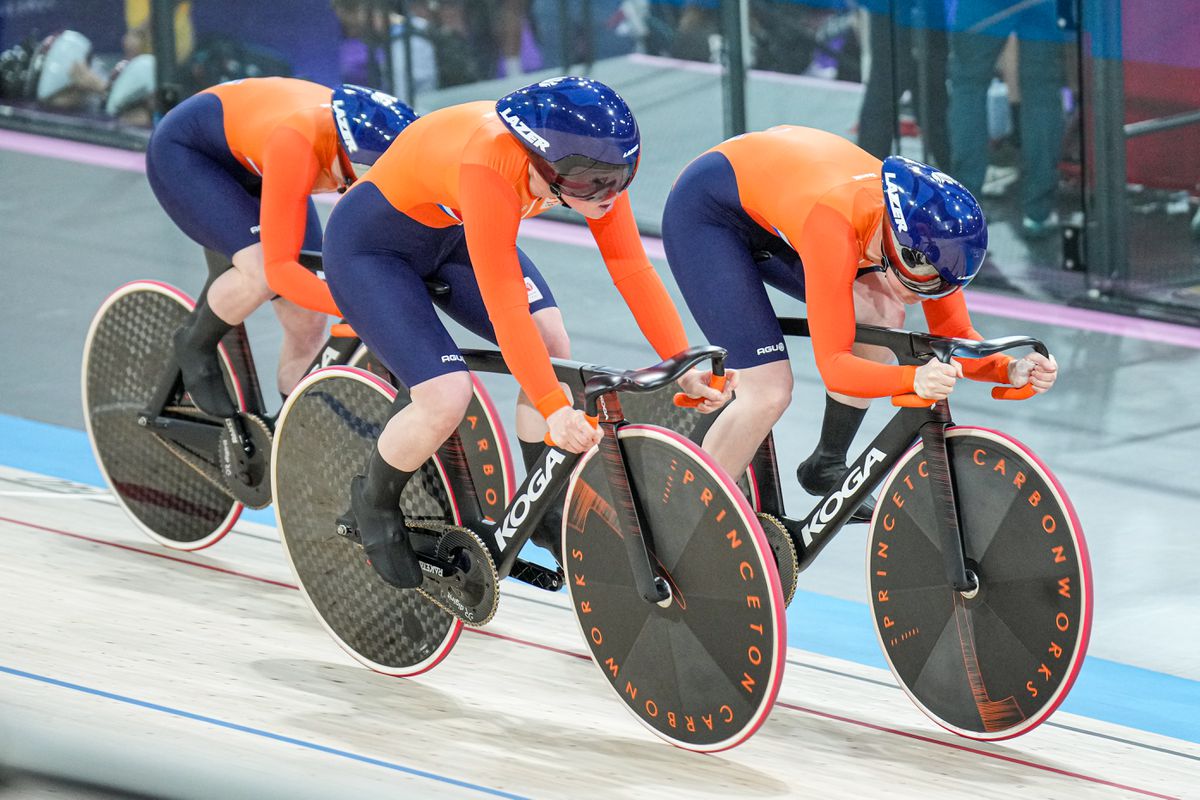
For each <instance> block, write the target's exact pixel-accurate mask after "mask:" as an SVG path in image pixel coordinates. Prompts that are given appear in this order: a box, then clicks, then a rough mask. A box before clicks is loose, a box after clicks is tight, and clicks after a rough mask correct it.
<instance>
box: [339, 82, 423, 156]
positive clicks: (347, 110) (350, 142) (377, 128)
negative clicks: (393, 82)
mask: <svg viewBox="0 0 1200 800" xmlns="http://www.w3.org/2000/svg"><path fill="white" fill-rule="evenodd" d="M330 104H331V105H332V106H333V122H334V125H335V126H336V127H337V132H338V138H339V139H340V140H341V143H342V153H343V154H344V155H345V157H346V161H347V162H349V163H351V164H360V165H362V166H361V167H359V168H357V169H352V170H351V173H352V174H350V175H348V176H347V177H348V178H349V179H351V180H353V179H354V177H355V175H356V174H357V172H359V171H362V170H363V168H365V167H369V166H371V165H372V164H374V163H375V162H376V161H377V160H378V159H379V157H380V156H381V155H383V151H384V150H387V147H388V145H389V144H391V143H392V140H393V139H395V138H396V137H397V136H399V135H400V132H401V131H403V130H404V129H405V128H407V127H408V125H409V123H411V122H412V121H413V120H415V119H416V118H417V112H415V111H413V110H412V109H411V108H409V107H408V106H407V105H405V104H404V103H402V102H400V101H399V100H397V99H396V98H394V97H392V96H391V95H390V94H384V93H383V92H379V91H376V90H374V89H368V88H366V87H364V86H355V85H353V84H350V83H345V84H342V85H341V86H339V87H337V88H336V89H334V90H333V97H332V98H331V99H330Z"/></svg>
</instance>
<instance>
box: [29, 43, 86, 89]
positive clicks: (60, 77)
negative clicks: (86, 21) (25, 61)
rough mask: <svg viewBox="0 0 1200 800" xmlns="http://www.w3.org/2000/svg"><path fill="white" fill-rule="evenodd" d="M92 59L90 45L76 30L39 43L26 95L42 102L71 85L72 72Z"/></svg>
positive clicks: (30, 68)
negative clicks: (77, 66)
mask: <svg viewBox="0 0 1200 800" xmlns="http://www.w3.org/2000/svg"><path fill="white" fill-rule="evenodd" d="M91 60H92V42H91V40H90V39H88V37H86V36H84V35H83V34H82V33H80V32H79V31H61V32H60V33H55V34H51V35H50V36H47V37H46V38H45V39H43V40H42V43H41V44H40V45H39V46H38V48H37V50H36V51H34V54H33V60H32V61H30V63H29V76H28V84H27V86H26V95H27V96H29V97H32V98H34V99H35V100H38V101H41V102H44V101H46V100H49V99H50V98H52V97H54V96H55V95H57V94H58V93H59V92H61V91H63V90H64V89H69V88H70V87H71V86H72V84H73V83H74V81H73V79H72V78H71V70H72V69H73V68H74V66H75V65H76V64H85V65H86V64H87V63H89V62H90V61H91Z"/></svg>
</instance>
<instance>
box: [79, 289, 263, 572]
mask: <svg viewBox="0 0 1200 800" xmlns="http://www.w3.org/2000/svg"><path fill="white" fill-rule="evenodd" d="M194 306H195V304H194V303H193V301H192V300H191V298H189V297H188V296H187V295H186V294H184V293H183V292H181V291H179V290H178V289H175V288H174V287H172V286H168V285H166V284H163V283H158V282H155V281H137V282H134V283H130V284H126V285H125V286H122V287H121V288H120V289H118V290H117V291H115V292H114V293H113V294H112V295H110V296H109V298H108V299H107V300H106V301H105V302H104V305H102V306H101V307H100V310H99V311H98V312H97V313H96V316H95V317H94V318H93V320H92V324H91V327H90V328H89V329H88V335H87V340H86V342H85V344H84V355H83V375H82V384H83V385H82V394H83V411H84V421H85V423H86V425H87V432H88V439H89V440H90V441H91V445H92V452H93V453H94V454H95V457H96V463H97V464H98V465H99V466H100V471H101V472H102V473H103V475H104V479H105V481H106V482H107V483H108V485H109V487H110V488H111V489H112V492H113V496H114V497H115V498H116V499H117V502H119V503H120V504H121V506H122V507H123V508H124V509H125V511H126V513H128V514H129V516H130V518H131V519H133V521H134V522H135V523H136V524H137V525H138V527H139V528H141V529H142V530H143V531H144V532H145V533H146V534H147V535H149V536H150V537H151V538H152V539H154V540H155V541H157V542H158V543H159V544H162V545H165V546H167V547H171V548H174V549H178V550H199V549H201V548H204V547H208V546H210V545H212V544H214V543H216V542H217V541H218V540H220V539H221V537H223V536H224V535H225V534H226V533H228V532H229V530H230V529H231V528H232V527H233V524H234V522H235V521H236V520H237V518H238V515H239V514H240V513H241V511H242V504H241V503H238V502H237V501H235V500H233V499H232V498H231V497H229V495H228V494H226V493H225V492H223V491H221V490H220V489H218V488H217V487H216V486H214V485H213V483H212V482H211V481H210V480H209V479H208V478H205V477H204V476H203V475H202V474H201V472H200V471H198V470H197V469H196V468H195V467H194V466H192V465H189V464H188V463H187V462H186V461H185V460H184V459H182V458H180V457H178V456H176V455H175V454H173V453H172V452H170V451H169V450H168V448H167V447H166V446H164V445H163V444H162V443H161V442H160V441H159V440H158V439H157V438H156V437H155V436H154V435H152V434H151V433H149V432H148V431H147V430H146V429H145V428H143V427H141V426H139V425H138V416H139V414H140V412H141V411H142V410H143V409H145V408H146V406H147V405H148V404H149V403H150V402H151V400H152V397H153V394H154V392H155V389H156V388H157V386H158V384H159V382H160V381H161V380H162V378H163V375H164V373H165V372H166V370H167V369H168V366H169V364H170V363H171V358H172V355H171V337H172V335H173V334H174V332H175V331H176V330H177V329H178V328H179V327H180V326H181V325H182V324H183V322H184V320H185V319H186V318H187V316H188V314H190V313H191V311H192V308H194ZM222 365H223V366H224V367H225V369H226V381H227V383H228V384H229V386H230V387H234V386H235V381H234V380H233V379H232V378H231V377H230V376H231V375H232V371H231V369H230V367H229V362H228V360H227V358H225V354H224V352H222ZM176 411H177V413H179V414H181V415H182V416H192V415H194V416H198V417H202V416H203V415H200V414H199V412H197V411H195V409H194V408H191V407H190V406H187V405H184V406H181V407H179V408H178V409H177V410H176ZM193 455H195V456H196V457H201V458H202V457H203V454H189V458H190V457H192V456H193Z"/></svg>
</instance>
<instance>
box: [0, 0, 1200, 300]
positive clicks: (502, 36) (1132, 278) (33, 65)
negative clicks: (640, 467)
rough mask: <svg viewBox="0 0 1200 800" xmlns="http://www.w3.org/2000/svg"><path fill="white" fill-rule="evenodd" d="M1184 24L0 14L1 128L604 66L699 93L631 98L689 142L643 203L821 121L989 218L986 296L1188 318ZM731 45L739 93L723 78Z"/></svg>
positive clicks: (148, 116)
mask: <svg viewBox="0 0 1200 800" xmlns="http://www.w3.org/2000/svg"><path fill="white" fill-rule="evenodd" d="M155 9H157V12H156V13H157V16H156V14H155V13H152V11H154V10H155ZM1194 10H1195V8H1194V0H807V1H805V2H798V1H796V0H741V2H737V1H736V0H733V1H732V2H731V0H289V2H287V3H278V2H268V1H267V0H0V110H3V111H5V113H0V124H7V123H6V122H5V120H6V119H8V120H11V119H12V118H14V117H26V118H29V119H34V120H39V119H40V120H41V121H42V124H43V126H44V127H46V126H48V127H53V126H55V125H59V123H61V122H62V121H63V119H64V118H69V119H71V120H75V121H77V122H80V127H82V128H86V129H87V130H88V131H90V132H92V133H94V132H95V131H96V130H97V129H99V130H108V131H110V132H115V133H116V134H117V135H118V136H125V137H127V139H128V141H133V142H137V141H144V131H145V130H146V129H147V128H148V127H149V126H151V125H152V124H153V122H154V119H155V118H156V116H157V115H161V113H162V112H163V111H164V110H166V109H168V108H169V107H171V106H172V105H174V104H175V103H177V102H178V101H179V100H181V99H183V98H184V97H186V96H188V95H190V94H191V93H193V92H195V91H198V90H200V89H202V88H205V87H207V86H211V85H213V84H215V83H219V82H222V81H226V80H233V79H237V78H243V77H254V76H261V75H291V76H296V77H301V78H306V79H308V80H312V81H316V82H320V83H324V84H327V85H331V86H332V85H335V84H337V83H342V82H350V83H360V84H364V85H369V86H373V87H378V88H381V89H384V90H386V91H390V92H392V93H394V94H396V95H397V96H399V97H401V98H403V99H405V100H407V101H409V102H410V104H412V105H413V106H414V107H416V108H417V109H418V110H419V111H422V112H425V111H429V110H432V109H433V108H437V107H440V106H442V105H446V104H448V103H451V102H459V101H461V100H463V99H470V98H473V97H476V96H477V97H484V96H495V95H496V94H497V93H502V92H500V91H499V90H500V89H503V88H504V87H508V88H511V87H512V86H515V85H517V84H519V83H523V82H527V81H526V80H525V79H524V78H522V77H520V76H522V75H526V74H530V73H535V74H540V75H550V74H562V73H566V72H575V73H580V72H584V73H594V72H595V71H596V70H597V69H599V70H600V72H599V73H597V76H598V77H604V78H607V79H608V80H610V81H611V82H613V83H614V85H616V86H618V87H619V88H620V89H621V90H622V91H627V92H635V90H634V88H633V86H632V83H633V82H634V81H637V82H638V85H639V86H641V87H647V86H654V85H661V86H667V85H668V83H669V84H670V86H672V87H674V88H672V89H670V90H669V91H668V90H667V89H663V92H660V93H659V94H658V95H656V96H658V97H665V96H669V95H679V94H683V95H684V96H685V97H686V93H688V92H693V93H694V94H693V96H694V98H695V99H694V102H692V103H691V105H690V106H689V105H688V104H687V103H686V102H684V103H683V104H682V105H681V104H679V103H676V102H672V104H670V109H671V112H670V117H671V118H670V119H667V116H668V112H667V111H666V110H665V109H666V108H667V106H666V105H664V106H663V109H664V110H661V111H659V112H658V113H659V116H661V117H663V119H658V118H656V117H655V116H654V114H655V113H656V111H655V109H653V108H651V109H648V110H646V111H644V110H643V109H642V108H638V107H637V105H636V103H635V108H637V110H638V113H639V118H640V119H641V120H642V126H643V129H644V130H646V131H647V132H649V133H651V139H650V141H651V142H653V141H654V139H653V131H654V129H656V128H658V129H661V130H664V131H666V130H668V129H673V130H678V129H679V128H681V127H683V126H685V125H687V126H688V127H690V128H691V129H692V130H691V131H688V133H687V135H691V134H692V133H694V132H695V131H696V130H701V129H702V130H703V131H704V132H703V133H702V134H701V135H700V136H699V143H700V146H699V147H698V148H697V149H696V150H695V152H691V153H688V154H686V158H683V160H682V161H679V162H678V163H675V162H674V161H672V162H671V163H670V164H669V165H668V166H669V167H670V169H668V170H666V172H665V174H664V175H662V176H659V177H653V178H649V179H646V180H644V181H643V182H642V183H641V184H640V185H639V191H642V189H641V188H640V187H641V186H644V185H645V184H647V183H655V182H657V183H662V184H664V186H663V187H660V188H662V191H664V192H665V186H666V185H669V181H670V180H672V179H673V176H674V174H677V172H678V168H679V167H680V166H681V165H682V164H683V163H686V160H687V158H690V157H692V156H694V155H696V154H698V153H699V152H700V151H701V150H702V149H703V148H704V147H708V146H711V145H713V144H716V143H717V142H718V141H720V139H722V138H724V137H725V136H728V135H731V134H734V133H738V132H740V131H741V130H744V129H747V128H748V129H755V128H762V127H767V126H768V125H769V124H777V123H779V122H793V123H796V124H807V125H814V126H816V127H822V128H825V129H827V130H831V131H833V132H835V133H839V134H841V135H844V136H847V137H849V138H851V139H853V140H855V141H857V142H858V143H859V144H860V145H861V146H862V147H863V148H865V149H866V150H868V151H869V152H871V153H873V154H875V155H877V156H880V157H883V156H885V155H887V154H889V153H892V152H905V153H906V154H908V155H911V156H914V157H916V158H919V159H922V160H925V161H927V162H930V163H933V164H936V165H938V166H940V167H942V168H943V169H945V170H946V171H947V172H949V173H950V174H952V175H953V176H955V177H956V178H958V179H959V180H960V181H962V182H963V183H964V184H965V185H966V186H967V187H968V188H969V189H970V190H971V191H972V192H973V193H975V194H976V196H978V197H980V198H982V199H983V200H984V202H985V204H986V207H987V208H988V211H989V215H990V218H991V219H992V220H993V222H995V223H998V224H996V225H993V231H995V232H996V235H995V236H994V241H993V261H996V262H998V263H999V264H1000V265H1001V267H1003V268H1002V269H999V270H996V271H994V273H993V274H992V275H991V276H990V277H991V279H992V280H993V281H995V282H997V283H998V284H999V286H1000V288H1002V289H1003V288H1015V289H1017V290H1021V291H1027V292H1029V291H1031V292H1032V293H1034V294H1042V295H1045V296H1047V297H1049V298H1052V299H1064V298H1065V299H1071V298H1074V297H1077V296H1078V297H1084V298H1088V297H1090V298H1091V299H1093V300H1095V299H1096V298H1102V299H1103V300H1104V301H1105V302H1107V303H1114V302H1118V301H1119V302H1125V303H1133V304H1137V305H1138V306H1139V313H1141V311H1140V309H1142V308H1144V307H1146V306H1149V307H1152V308H1153V309H1158V311H1156V312H1155V313H1157V314H1158V315H1160V316H1167V317H1171V318H1183V319H1186V320H1192V319H1196V320H1198V321H1200V255H1198V254H1197V247H1196V240H1197V237H1200V212H1198V211H1197V205H1198V200H1197V198H1198V197H1200V189H1198V187H1200V148H1198V147H1196V146H1195V144H1194V142H1195V130H1196V127H1195V126H1196V125H1197V124H1200V111H1197V109H1200V81H1197V80H1196V77H1197V76H1198V75H1200V50H1198V49H1197V48H1196V46H1195V45H1196V42H1198V41H1200V15H1196V14H1195V13H1194ZM156 31H157V33H158V35H159V37H160V38H169V39H171V40H172V41H171V42H170V43H169V45H168V46H163V45H156V42H155V32H156ZM734 39H736V44H737V45H738V47H737V48H736V49H737V51H738V56H739V59H738V63H741V64H744V67H745V72H744V74H741V75H731V73H730V70H729V69H726V68H725V67H726V66H728V65H730V64H731V63H733V62H731V61H730V53H731V51H732V49H733V48H732V45H733V44H734V41H733V40H734ZM165 53H166V55H164V54H165ZM164 58H167V59H169V60H170V63H160V59H164ZM617 64H622V65H635V66H636V67H637V69H636V70H632V71H630V70H626V72H620V71H619V70H617V71H615V72H614V69H617V68H616V67H613V66H611V65H617ZM605 65H610V66H607V67H606V66H605ZM1114 65H1115V66H1116V67H1118V71H1117V72H1116V73H1115V74H1110V73H1111V72H1112V67H1113V66H1114ZM605 69H607V70H608V71H607V72H605V71H604V70H605ZM630 69H632V68H630ZM689 75H708V76H710V78H711V81H713V82H720V81H725V82H728V81H730V80H738V79H740V80H742V81H744V82H745V84H746V85H747V86H748V87H749V88H748V93H747V97H748V106H749V110H748V113H746V114H744V115H743V116H742V118H741V119H733V120H732V121H731V119H730V116H729V113H728V112H729V106H728V102H727V98H728V96H729V95H728V92H726V94H725V95H724V97H725V98H726V101H725V102H723V104H722V107H720V108H715V107H713V102H712V100H711V99H710V98H712V95H711V94H707V93H704V92H701V91H699V90H697V89H695V87H694V86H693V84H691V83H689V82H688V80H687V76H689ZM656 82H657V83H656ZM671 82H673V83H671ZM713 85H714V86H715V85H716V83H714V84H713ZM780 87H784V88H783V89H781V88H780ZM726 88H728V87H726ZM672 99H673V100H674V99H677V98H674V97H673V98H672ZM1089 102H1090V103H1091V106H1092V108H1091V109H1090V113H1088V112H1089V108H1088V106H1089ZM680 111H682V112H683V113H684V114H686V115H687V118H682V117H680V114H679V113H678V112H680ZM706 118H715V119H716V120H718V121H720V120H721V119H722V118H723V119H724V124H723V126H721V125H709V124H708V123H707V122H706V121H705V120H706ZM26 127H27V128H28V127H29V126H28V125H26ZM33 129H34V130H37V129H38V128H37V124H34V125H33ZM139 130H141V131H143V133H142V134H141V137H142V138H141V139H140V140H139V139H138V134H137V131H139ZM56 132H59V133H61V126H60V127H59V128H57V129H56ZM77 132H78V131H76V133H77ZM67 135H74V133H72V132H68V133H67ZM671 138H672V139H674V138H675V137H671ZM135 146H136V145H135ZM644 166H646V165H644ZM671 170H673V172H672V171H671ZM1089 192H1091V193H1092V197H1091V198H1089ZM650 193H651V194H652V195H653V194H655V191H654V190H651V192H650ZM661 193H662V192H658V194H661ZM1114 194H1117V195H1120V196H1119V197H1118V198H1116V199H1115V200H1114V198H1113V195H1114ZM1118 200H1119V204H1115V203H1117V201H1118ZM643 217H647V215H645V214H641V213H639V219H640V220H642V222H643V224H644V225H645V226H646V228H647V230H648V231H649V232H654V230H655V227H656V225H657V220H656V219H653V218H645V219H643ZM1084 233H1088V234H1090V236H1089V237H1086V238H1088V239H1090V241H1085V237H1084ZM1089 262H1090V263H1089ZM1143 264H1153V265H1154V266H1153V270H1152V271H1150V272H1147V270H1146V269H1145V268H1144V267H1142V266H1141V265H1143ZM1048 267H1049V268H1053V269H1047V268H1048ZM1058 268H1066V269H1067V270H1074V271H1076V272H1079V273H1081V274H1080V275H1064V274H1063V273H1062V270H1060V269H1058ZM1085 271H1086V272H1087V273H1088V274H1087V275H1086V276H1083V275H1082V273H1083V272H1085ZM1030 275H1034V276H1036V280H1031V279H1030V278H1029V276H1030ZM1031 287H1032V288H1031Z"/></svg>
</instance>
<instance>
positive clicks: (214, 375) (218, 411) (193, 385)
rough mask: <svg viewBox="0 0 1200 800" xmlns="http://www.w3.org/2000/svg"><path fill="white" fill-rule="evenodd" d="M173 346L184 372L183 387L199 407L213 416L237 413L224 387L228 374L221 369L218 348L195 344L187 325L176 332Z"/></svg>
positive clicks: (227, 415)
mask: <svg viewBox="0 0 1200 800" xmlns="http://www.w3.org/2000/svg"><path fill="white" fill-rule="evenodd" d="M174 345H175V361H176V362H177V363H178V364H179V370H180V371H181V372H182V373H183V386H184V388H185V389H187V392H188V394H189V395H191V398H192V402H193V403H194V404H195V405H196V408H198V409H200V410H201V411H203V412H204V413H205V414H210V415H212V416H214V417H221V418H227V417H232V416H234V415H235V414H237V409H236V408H235V407H234V405H233V401H232V400H230V399H229V391H228V390H227V389H226V388H225V373H223V372H222V371H221V360H220V358H219V357H218V356H217V349H216V348H215V347H212V348H201V347H196V346H195V345H193V343H192V332H191V327H190V326H188V325H185V326H184V327H182V328H180V329H179V330H178V331H176V332H175V339H174Z"/></svg>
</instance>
